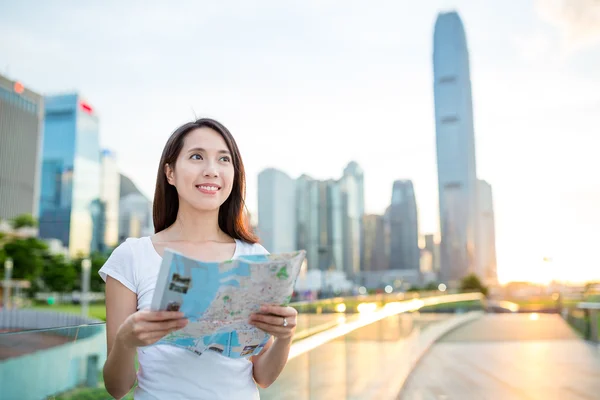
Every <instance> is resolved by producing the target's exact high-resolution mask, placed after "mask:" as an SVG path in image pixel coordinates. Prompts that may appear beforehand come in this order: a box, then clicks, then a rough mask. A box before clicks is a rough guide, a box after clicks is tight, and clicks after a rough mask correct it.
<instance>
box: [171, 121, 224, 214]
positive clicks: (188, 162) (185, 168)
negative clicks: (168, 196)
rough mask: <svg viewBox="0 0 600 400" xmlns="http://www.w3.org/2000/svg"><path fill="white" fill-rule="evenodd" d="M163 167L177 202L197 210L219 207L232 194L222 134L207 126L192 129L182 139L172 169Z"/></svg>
mask: <svg viewBox="0 0 600 400" xmlns="http://www.w3.org/2000/svg"><path fill="white" fill-rule="evenodd" d="M171 167H172V166H169V165H167V166H165V173H166V175H167V180H168V182H169V183H170V184H171V185H173V186H175V188H176V189H177V193H178V195H179V202H180V204H181V203H182V202H186V203H188V204H189V205H190V206H192V207H193V208H195V209H197V210H200V211H211V210H218V209H219V207H221V204H223V203H224V202H225V200H227V198H228V197H229V195H230V194H231V189H232V187H233V180H234V175H235V172H234V168H233V159H232V157H231V153H230V151H229V149H228V148H227V144H226V143H225V140H224V139H223V137H222V136H221V135H220V134H219V133H217V132H216V131H214V130H213V129H211V128H208V127H202V128H197V129H194V130H193V131H191V132H189V133H188V134H187V136H186V137H185V139H184V141H183V147H182V149H181V152H180V153H179V156H178V157H177V161H176V162H175V166H174V168H171Z"/></svg>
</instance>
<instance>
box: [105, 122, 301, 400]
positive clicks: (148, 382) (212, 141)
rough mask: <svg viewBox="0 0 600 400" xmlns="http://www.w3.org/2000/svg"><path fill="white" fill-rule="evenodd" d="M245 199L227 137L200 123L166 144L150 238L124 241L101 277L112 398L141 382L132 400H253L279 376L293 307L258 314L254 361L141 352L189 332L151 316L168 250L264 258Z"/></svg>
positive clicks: (173, 319) (219, 128)
mask: <svg viewBox="0 0 600 400" xmlns="http://www.w3.org/2000/svg"><path fill="white" fill-rule="evenodd" d="M244 196H245V173H244V164H243V163H242V158H241V156H240V153H239V150H238V147H237V145H236V143H235V140H234V139H233V137H232V135H231V133H230V132H229V131H228V130H227V128H225V127H224V126H223V125H221V124H220V123H219V122H217V121H215V120H212V119H199V120H197V121H196V122H191V123H187V124H185V125H183V126H181V127H180V128H178V129H177V130H176V131H175V132H174V133H173V134H172V135H171V137H170V138H169V140H168V141H167V144H166V146H165V148H164V150H163V153H162V157H161V160H160V164H159V167H158V176H157V180H156V190H155V193H154V205H153V218H154V230H155V234H154V235H153V236H150V237H143V238H139V239H127V240H126V241H125V242H124V243H122V244H121V245H120V246H119V247H117V248H116V249H115V250H114V252H113V253H112V255H111V256H110V258H109V259H108V260H107V261H106V264H105V265H104V266H103V267H102V269H101V270H100V275H101V276H102V278H103V279H104V280H105V281H106V330H107V342H108V358H107V360H106V364H105V365H104V383H105V385H106V389H107V390H108V392H109V393H110V394H111V395H112V396H114V397H115V398H117V399H119V398H121V397H123V396H125V394H127V393H128V392H129V390H130V389H131V388H132V387H133V385H134V384H135V381H136V378H137V382H138V386H137V388H136V389H135V394H134V396H135V398H136V399H211V400H213V399H227V400H231V399H258V398H259V395H258V389H257V387H256V385H259V386H260V387H263V388H264V387H268V386H269V385H270V384H272V383H273V382H274V381H275V379H277V377H278V376H279V374H280V373H281V370H282V369H283V367H284V366H285V364H286V361H287V358H288V353H289V350H290V344H291V341H292V336H293V335H294V331H295V326H296V317H297V312H296V310H295V309H293V308H291V307H280V306H273V305H264V306H263V308H262V309H261V311H263V313H261V314H253V315H252V316H251V318H250V321H249V322H250V323H251V324H253V325H254V326H256V327H257V328H259V329H262V330H263V331H265V332H267V333H270V334H271V335H272V336H273V337H272V338H271V339H270V340H269V342H268V343H267V345H266V346H265V348H264V349H263V351H262V352H261V353H260V354H258V355H256V356H253V357H252V358H251V359H246V358H241V359H232V358H228V357H225V356H222V355H221V354H219V353H217V352H213V351H210V350H209V351H205V352H204V353H202V354H201V355H196V354H194V353H193V352H190V351H188V350H185V349H181V348H177V347H174V346H169V345H161V344H157V345H154V346H150V347H145V346H148V345H150V344H153V343H156V342H157V341H158V340H159V339H161V338H162V337H163V336H165V335H166V334H167V333H169V332H171V331H173V330H177V329H181V328H183V327H185V326H186V324H187V320H186V319H184V318H183V314H181V313H179V312H174V311H170V312H168V311H160V312H154V311H149V307H150V303H151V299H152V295H153V292H154V287H155V285H156V279H157V274H158V270H159V267H160V263H161V260H162V258H161V257H162V254H163V252H164V250H165V248H170V249H174V250H176V251H179V252H181V253H183V254H185V255H187V256H189V257H193V258H197V259H200V260H203V261H224V260H228V259H232V258H236V257H238V256H241V255H247V254H265V253H267V251H266V250H265V249H264V248H263V247H262V246H261V245H260V244H258V243H257V239H256V237H255V236H254V235H253V234H252V232H251V231H250V230H249V229H248V226H247V223H246V219H245V214H244ZM284 325H285V326H284ZM273 338H274V339H273ZM136 351H137V356H138V361H139V366H140V368H139V371H138V372H137V376H136V370H135V355H136Z"/></svg>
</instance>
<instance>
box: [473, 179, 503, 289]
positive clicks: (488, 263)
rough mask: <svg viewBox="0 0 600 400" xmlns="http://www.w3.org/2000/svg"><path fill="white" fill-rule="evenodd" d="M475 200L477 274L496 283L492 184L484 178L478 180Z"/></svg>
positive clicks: (489, 281) (488, 281)
mask: <svg viewBox="0 0 600 400" xmlns="http://www.w3.org/2000/svg"><path fill="white" fill-rule="evenodd" d="M477 188H478V193H477V200H478V202H479V206H478V208H477V209H478V211H479V218H478V231H477V237H478V240H477V275H478V276H479V278H480V279H481V280H482V281H483V282H484V284H487V285H495V284H497V283H498V272H497V268H496V223H495V219H494V201H493V195H492V185H490V184H489V183H488V182H486V181H484V180H479V181H478V186H477Z"/></svg>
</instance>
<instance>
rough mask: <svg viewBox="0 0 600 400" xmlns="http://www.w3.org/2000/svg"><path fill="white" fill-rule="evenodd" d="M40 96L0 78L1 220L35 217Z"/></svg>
mask: <svg viewBox="0 0 600 400" xmlns="http://www.w3.org/2000/svg"><path fill="white" fill-rule="evenodd" d="M43 118H44V101H43V97H42V96H40V95H39V94H37V93H34V92H32V91H31V90H29V89H27V88H25V87H24V86H23V84H21V83H20V82H17V81H12V80H10V79H7V78H5V77H4V76H1V75H0V220H2V219H6V220H9V219H11V218H14V217H16V216H17V215H20V214H31V215H33V216H36V217H37V216H38V206H39V181H40V162H41V157H40V155H41V146H42V123H43Z"/></svg>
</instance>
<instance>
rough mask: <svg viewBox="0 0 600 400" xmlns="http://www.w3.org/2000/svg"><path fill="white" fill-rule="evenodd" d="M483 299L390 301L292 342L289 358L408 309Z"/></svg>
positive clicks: (468, 295)
mask: <svg viewBox="0 0 600 400" xmlns="http://www.w3.org/2000/svg"><path fill="white" fill-rule="evenodd" d="M483 299H484V296H483V294H481V293H462V294H449V295H443V296H436V297H425V298H420V299H411V300H405V301H398V302H392V303H388V304H386V305H385V306H384V307H383V309H381V310H379V311H372V312H367V313H364V315H361V316H360V317H359V318H357V319H355V320H353V321H351V322H347V323H344V324H341V325H338V326H335V327H333V328H331V329H328V330H326V331H323V332H319V333H316V334H314V335H312V336H310V337H307V338H306V339H304V340H300V341H298V342H295V343H294V344H292V348H291V349H290V354H289V357H288V360H291V359H293V358H295V357H298V356H300V355H302V354H304V353H307V352H309V351H311V350H313V349H315V348H317V347H319V346H321V345H323V344H325V343H327V342H330V341H332V340H334V339H337V338H339V337H342V336H345V335H347V334H348V333H350V332H352V331H355V330H357V329H359V328H362V327H364V326H367V325H370V324H372V323H374V322H377V321H380V320H382V319H384V318H387V317H390V316H393V315H396V314H401V313H404V312H407V311H416V310H418V309H420V308H422V307H425V306H434V305H438V304H446V303H455V302H459V301H475V300H483Z"/></svg>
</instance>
